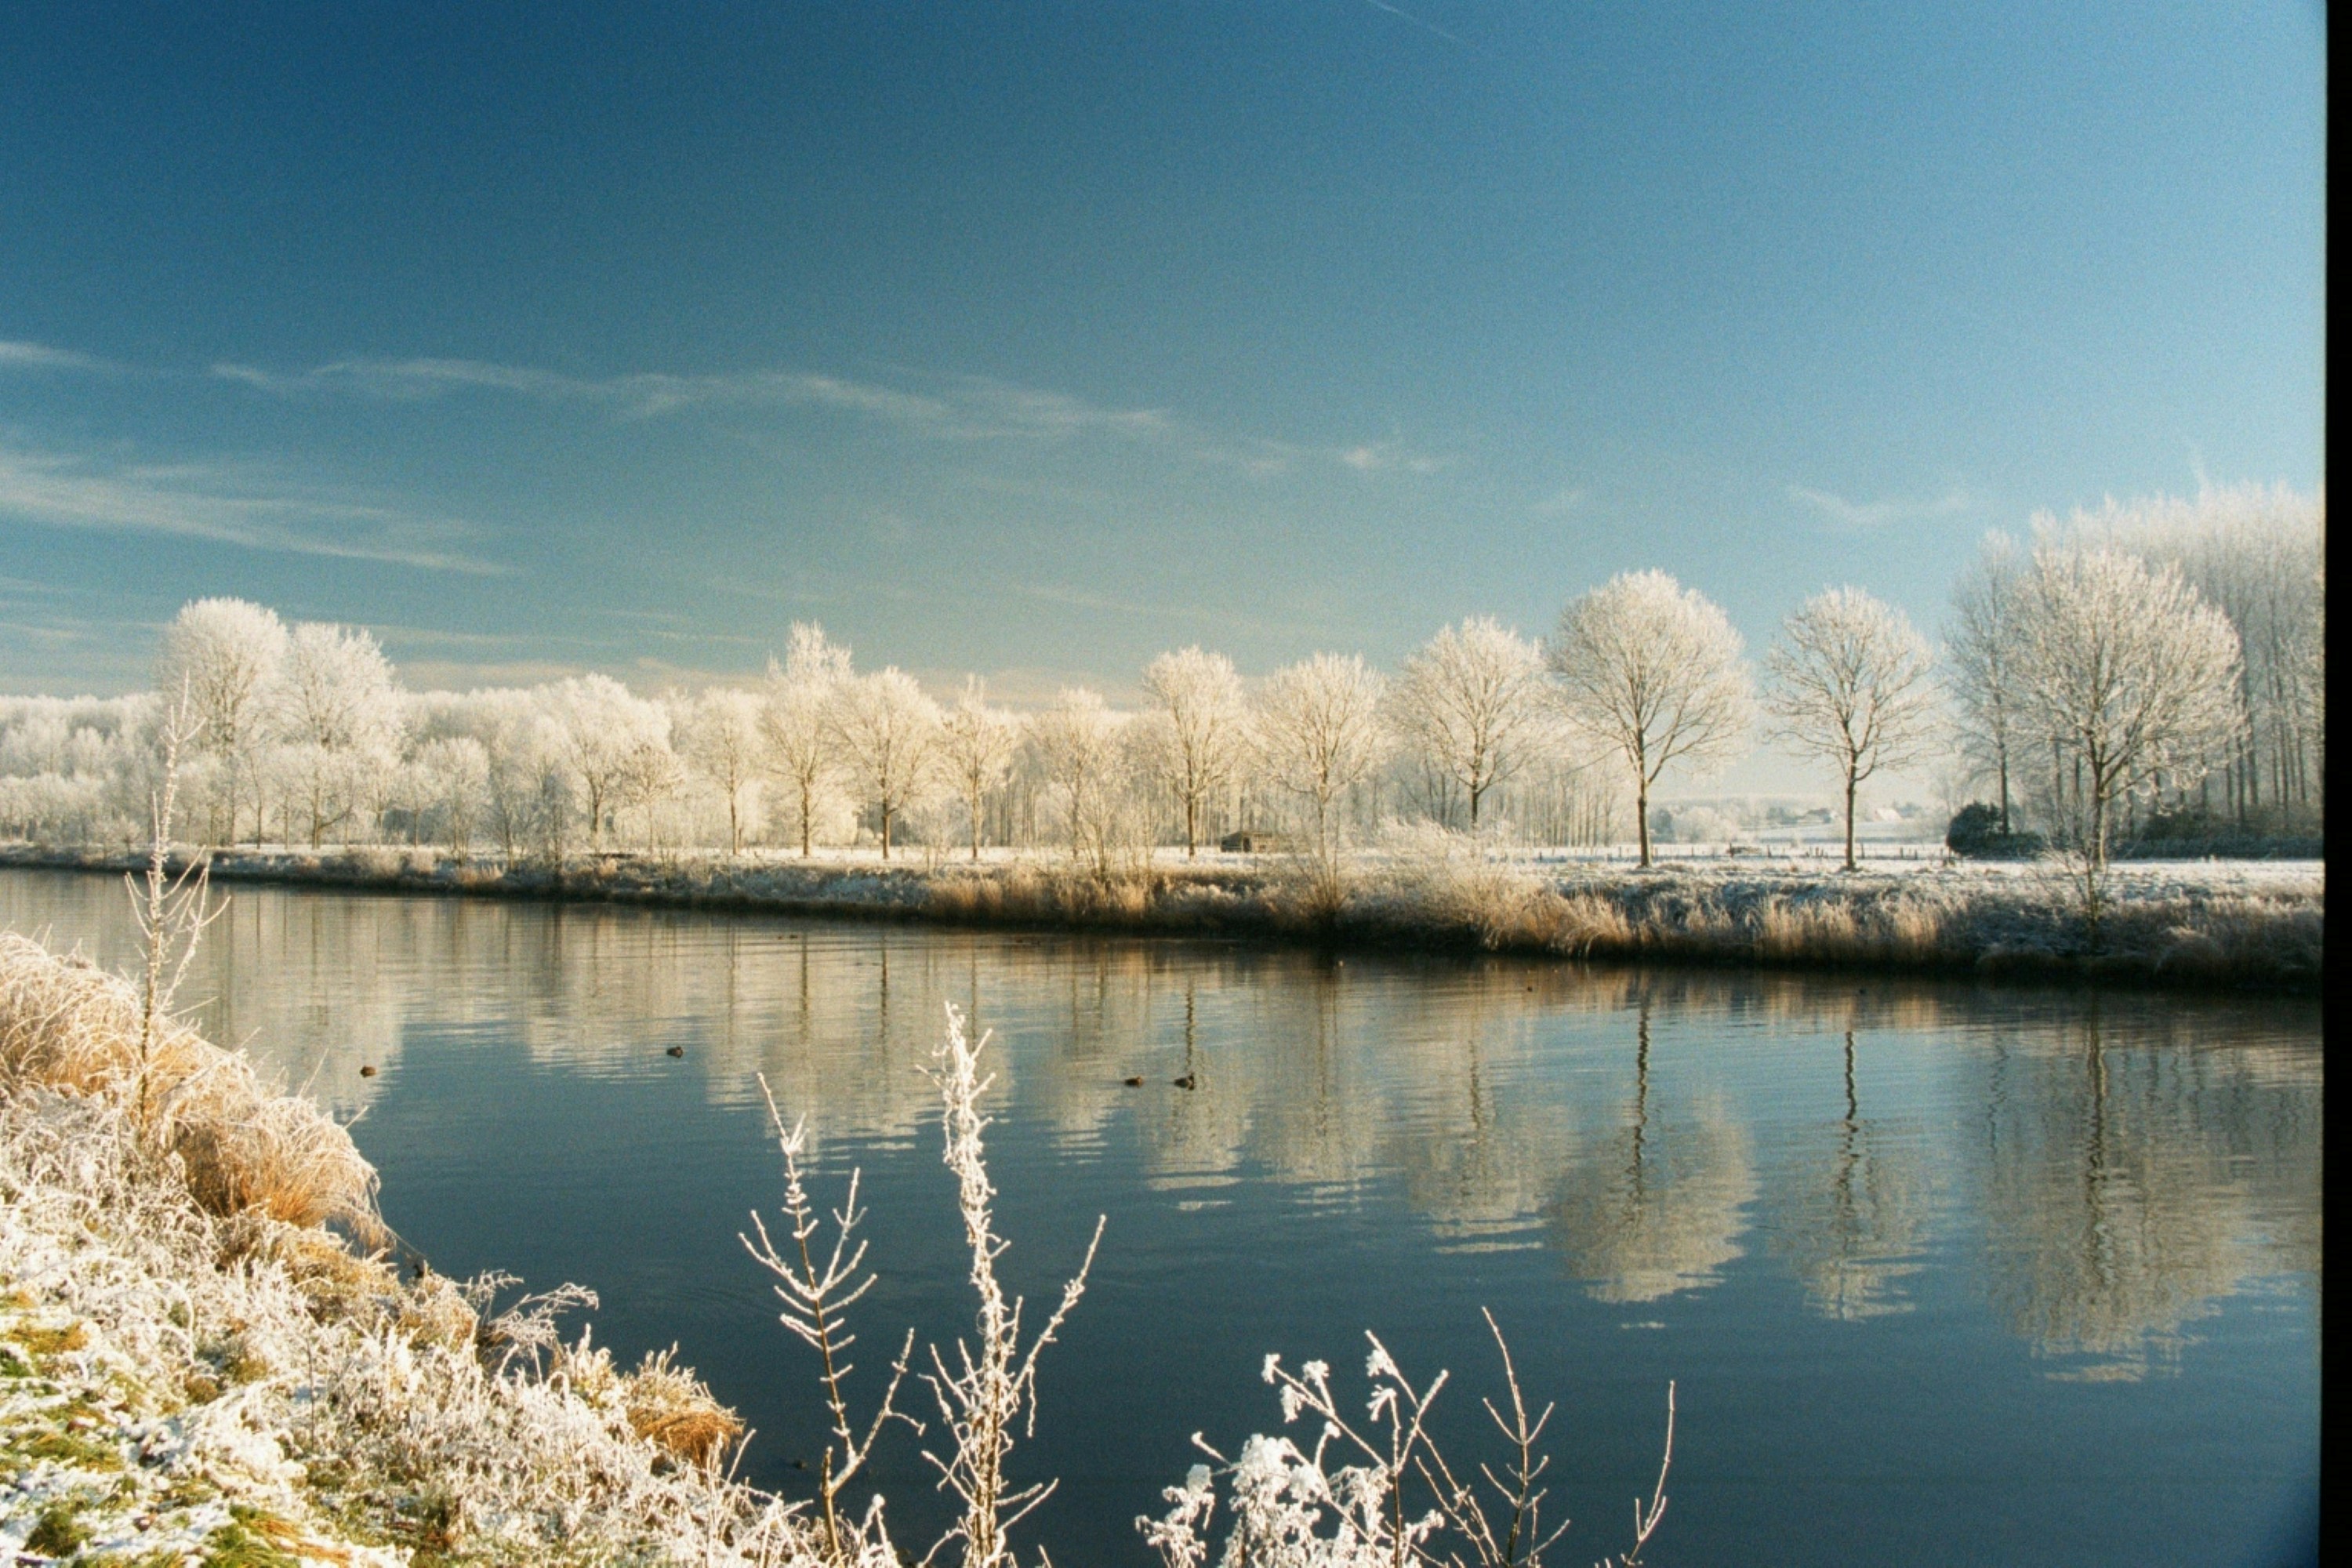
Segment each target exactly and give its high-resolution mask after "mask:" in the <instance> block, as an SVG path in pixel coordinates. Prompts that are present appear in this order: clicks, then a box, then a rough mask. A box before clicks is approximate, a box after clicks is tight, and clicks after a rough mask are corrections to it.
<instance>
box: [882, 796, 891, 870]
mask: <svg viewBox="0 0 2352 1568" xmlns="http://www.w3.org/2000/svg"><path fill="white" fill-rule="evenodd" d="M882 858H884V859H885V860H887V859H888V858H890V803H889V801H888V800H887V799H886V800H884V801H883V803H882Z"/></svg>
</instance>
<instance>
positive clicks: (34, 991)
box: [0, 932, 383, 1240]
mask: <svg viewBox="0 0 2352 1568" xmlns="http://www.w3.org/2000/svg"><path fill="white" fill-rule="evenodd" d="M142 1023H143V1020H142V1007H141V1003H140V998H139V995H138V993H137V992H136V991H135V990H134V989H133V988H132V987H131V985H130V984H128V983H127V982H125V981H122V980H120V979H118V978H116V977H115V976H113V975H110V974H107V973H102V972H100V971H99V970H97V969H94V968H92V967H90V966H89V964H87V963H81V962H79V961H77V960H72V959H60V958H58V957H56V956H55V955H53V954H52V953H50V952H48V951H47V949H46V948H43V947H42V946H41V945H40V944H39V943H37V942H33V941H31V940H29V939H27V938H26V937H23V936H19V935H16V933H14V932H5V933H0V1092H5V1091H7V1090H12V1089H25V1088H37V1089H53V1090H57V1091H59V1092H63V1093H67V1094H73V1095H81V1096H102V1097H106V1098H108V1099H110V1100H116V1101H118V1102H120V1103H121V1104H123V1105H125V1106H126V1108H127V1107H129V1106H130V1105H131V1103H132V1101H133V1100H134V1099H137V1100H143V1102H144V1103H143V1106H142V1110H141V1112H140V1117H139V1120H140V1121H141V1126H142V1133H143V1135H144V1136H145V1137H146V1138H147V1139H148V1140H149V1141H150V1142H152V1144H153V1145H154V1146H155V1147H157V1148H159V1149H165V1150H169V1151H170V1152H173V1153H175V1154H177V1155H178V1156H179V1157H180V1159H181V1161H182V1162H183V1163H184V1167H185V1171H186V1177H187V1183H188V1188H189V1191H190V1193H191V1194H193V1195H194V1197H195V1198H196V1200H197V1202H198V1203H200V1204H202V1205H204V1206H205V1208H206V1209H207V1210H208V1211H209V1212H211V1213H213V1214H216V1215H237V1214H244V1213H248V1212H251V1213H257V1214H261V1215H267V1216H268V1217H269V1218H271V1219H275V1220H278V1221H282V1222H284V1223H286V1224H289V1225H298V1226H315V1225H321V1224H328V1223H335V1224H341V1225H343V1226H347V1227H349V1228H350V1229H351V1230H352V1232H353V1233H354V1234H356V1235H358V1236H360V1237H362V1238H365V1239H371V1240H373V1239H375V1238H377V1237H380V1236H381V1234H382V1229H383V1222H382V1220H381V1219H380V1218H379V1217H378V1215H377V1213H376V1205H375V1193H376V1173H375V1168H374V1167H373V1165H371V1164H369V1163H368V1162H367V1160H366V1159H365V1158H364V1157H363V1156H362V1154H361V1153H360V1152H359V1148H358V1146H357V1145H356V1144H354V1143H353V1142H352V1138H351V1134H350V1133H349V1132H347V1131H344V1129H343V1128H342V1126H341V1124H340V1123H339V1122H337V1121H335V1120H334V1118H332V1117H331V1116H329V1115H328V1114H327V1113H326V1112H325V1111H324V1110H320V1108H319V1107H318V1106H316V1105H314V1104H313V1103H311V1102H310V1100H304V1099H301V1098H299V1097H298V1096H292V1095H282V1094H278V1093H276V1092H273V1091H272V1090H271V1089H269V1088H268V1086H267V1085H265V1084H264V1083H263V1082H262V1081H261V1079H260V1076H259V1075H258V1074H257V1073H256V1072H255V1071H254V1068H253V1064H252V1063H251V1062H250V1061H248V1060H247V1058H245V1057H244V1056H243V1055H242V1054H241V1053H238V1052H233V1051H226V1050H223V1049H221V1048H220V1047H218V1046H215V1045H214V1044H212V1043H211V1042H210V1041H208V1040H206V1039H205V1038H204V1037H202V1036H200V1035H198V1034H197V1033H196V1032H195V1031H194V1029H192V1028H189V1027H188V1026H186V1025H184V1024H183V1023H181V1022H179V1021H178V1020H176V1019H168V1018H167V1019H164V1020H162V1021H161V1022H160V1023H159V1024H158V1025H157V1026H156V1029H155V1034H154V1039H153V1044H152V1047H150V1048H149V1049H148V1050H147V1051H145V1052H144V1053H142V1050H141V1048H140V1047H141V1037H142ZM142 1055H143V1060H142ZM142 1088H143V1091H144V1092H143V1094H142Z"/></svg>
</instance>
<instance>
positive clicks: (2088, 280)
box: [0, 0, 2326, 699]
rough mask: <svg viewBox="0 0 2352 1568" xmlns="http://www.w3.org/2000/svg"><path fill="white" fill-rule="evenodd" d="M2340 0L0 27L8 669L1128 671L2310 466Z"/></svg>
mask: <svg viewBox="0 0 2352 1568" xmlns="http://www.w3.org/2000/svg"><path fill="white" fill-rule="evenodd" d="M2325 32H2326V20H2325V16H2324V13H2323V11H2322V10H2321V8H2320V7H2318V6H2316V5H2295V4H2282V5H2223V4H2213V3H2210V0H2208V3H2200V4H2195V5H2165V4H2154V5H2151V4H2147V3H2145V0H2131V3H2128V4H2124V5H2111V6H2110V5H2092V4H2081V3H2075V0H2067V3H2063V4H2053V5H2000V4H1982V5H1979V4H1969V5H1936V6H1925V5H1921V6H1909V7H1906V6H1879V5H1873V6H1853V7H1845V6H1840V5H1826V4H1815V3H1808V4H1801V5H1787V6H1779V5H1763V4H1732V5H1722V6H1719V7H1689V6H1684V5H1671V4H1657V3H1643V4H1625V5H1604V4H1569V3H1557V4H1517V3H1507V0H1397V3H1395V4H1388V3H1384V0H1260V3H1256V4H1248V5H1236V4H1208V3H1187V4H1152V3H1144V0H1110V3H1097V4H1095V5H1027V4H991V5H950V4H898V5H854V4H847V3H843V4H828V5H790V4H782V3H772V4H765V5H719V4H699V3H698V4H692V5H665V6H648V5H614V6H610V7H598V6H593V5H562V6H554V5H550V6H545V7H538V8H532V7H516V6H509V5H492V4H469V5H433V6H413V7H412V6H395V5H368V4H357V3H353V4H341V5H289V6H284V7H277V6H267V5H227V6H214V5H202V6H195V5H152V6H119V5H105V4H97V3H88V0H77V3H75V4H70V5H66V4H58V5H14V4H9V5H0V81H5V91H0V689H20V690H21V689H47V690H51V691H63V690H68V689H72V690H94V691H101V692H104V691H113V690H121V689H129V688H131V687H133V686H136V685H139V684H141V683H142V682H143V680H144V679H145V675H146V671H147V667H148V661H149V659H150V657H151V654H152V647H153V638H154V633H155V628H156V626H158V625H159V624H160V623H161V622H162V621H163V620H164V619H165V618H167V617H168V616H170V615H171V614H172V612H173V610H174V609H175V608H176V607H177V605H179V604H180V603H181V602H182V601H183V600H184V599H186V598H189V597H193V596H195V595H208V594H234V595H244V596H247V597H249V598H253V599H257V600H259V601H262V602H264V603H267V604H270V605H276V606H277V607H278V608H279V609H280V610H281V611H283V612H284V613H286V614H287V615H289V616H297V617H302V618H325V619H334V620H344V621H352V622H360V623H364V624H366V625H368V626H372V627H373V628H375V629H376V631H377V632H378V633H379V635H380V636H381V637H383V640H384V643H385V645H386V647H387V648H388V649H389V651H390V652H391V653H392V654H393V656H394V658H395V659H396V660H397V661H398V662H399V663H400V664H401V665H402V667H403V668H404V673H405V675H406V677H407V679H409V681H410V682H411V683H412V684H414V685H436V684H470V683H474V682H478V681H491V680H500V681H503V680H521V679H541V678H543V677H544V676H546V675H548V674H551V673H556V672H562V671H568V670H573V669H578V668H584V667H597V668H606V669H608V670H611V671H613V672H614V673H616V674H620V675H623V676H624V677H625V678H626V679H629V680H631V682H632V683H633V684H635V685H636V686H638V687H639V688H640V689H655V688H658V687H660V686H662V685H664V684H666V683H667V682H668V681H671V680H673V679H675V680H679V681H689V682H690V681H692V680H695V679H702V678H704V677H707V676H709V675H712V674H720V675H724V674H743V673H748V672H752V671H756V670H758V669H759V668H761V666H762V665H763V664H764V662H765V659H766V657H767V655H768V652H769V650H770V649H772V648H773V647H778V646H779V645H780V643H781V640H782V631H783V629H784V627H785V626H786V625H787V624H788V623H789V622H791V621H793V620H794V619H800V618H814V619H818V620H821V621H823V622H824V625H825V626H826V627H827V628H828V629H829V630H831V631H833V632H834V633H835V634H836V635H837V636H838V637H842V638H844V639H845V640H846V641H848V642H849V643H850V644H851V645H852V646H853V647H855V649H856V653H857V656H858V659H859V662H860V664H861V665H862V666H868V667H871V666H878V665H880V664H883V663H897V664H899V665H901V666H904V667H906V668H910V669H913V670H915V671H917V672H918V673H919V674H922V675H924V676H925V677H926V678H927V679H938V680H940V681H941V682H944V681H945V680H947V679H950V678H951V676H952V675H953V673H954V672H959V671H961V670H962V669H965V668H974V669H978V670H981V671H983V672H986V673H988V674H990V675H991V677H992V680H993V682H994V688H995V689H996V690H997V691H998V692H999V693H1000V694H1002V695H1004V696H1007V697H1011V698H1014V699H1026V698H1034V696H1036V695H1038V694H1040V693H1042V692H1045V691H1047V690H1050V689H1051V688H1052V686H1053V685H1054V683H1055V682H1057V681H1060V680H1064V679H1087V680H1092V681H1095V682H1097V683H1100V684H1102V685H1104V686H1105V687H1107V688H1108V689H1110V690H1111V691H1113V692H1114V693H1115V694H1117V693H1124V692H1129V691H1131V690H1132V689H1133V683H1134V679H1135V673H1136V671H1137V669H1138V668H1139V665H1140V664H1141V662H1142V661H1143V660H1144V659H1145V658H1148V657H1149V656H1150V655H1151V654H1152V653H1154V652H1156V651H1159V650H1160V649H1162V648H1166V647H1173V646H1177V645H1181V644H1184V643H1188V642H1194V641H1198V642H1202V643H1204V644H1207V645H1209V646H1211V647H1218V648H1222V649H1223V650H1225V651H1227V652H1229V653H1231V654H1232V655H1233V656H1234V658H1235V659H1236V660H1237V661H1239V663H1240V664H1241V666H1242V668H1243V669H1244V672H1245V673H1252V674H1255V673H1260V672H1263V671H1264V670H1265V669H1267V668H1272V667H1273V666H1274V665H1276V664H1278V663H1281V662H1283V661H1286V660H1288V659H1290V658H1296V657H1298V656H1300V655H1303V654H1306V653H1307V652H1310V651H1313V650H1315V649H1318V648H1325V647H1329V648H1338V649H1342V650H1357V651H1361V652H1363V653H1364V654H1366V655H1367V656H1369V657H1370V658H1373V659H1374V660H1375V661H1377V662H1379V663H1381V664H1383V665H1393V663H1394V661H1395V660H1396V659H1397V658H1399V657H1400V656H1401V655H1402V653H1404V652H1405V651H1406V649H1407V648H1409V647H1411V646H1412V644H1413V643H1415V642H1417V641H1418V640H1420V639H1421V638H1423V637H1426V636H1427V635H1428V634H1429V633H1430V632H1432V631H1433V630H1434V629H1435V628H1436V627H1437V626H1439V625H1440V624H1441V623H1444V622H1446V621H1449V620H1452V619H1455V618H1458V617H1460V616H1465V615H1468V614H1474V613H1490V614H1494V615H1496V616H1501V617H1503V618H1504V619H1506V620H1507V621H1509V622H1512V623H1515V624H1517V626H1520V627H1521V628H1523V629H1525V630H1527V631H1528V632H1530V633H1535V632H1541V631H1544V630H1548V629H1549V626H1551V624H1552V621H1553V619H1554V617H1555V616H1557V614H1558V612H1559V607H1560V605H1562V604H1563V603H1564V602H1565V601H1566V600H1567V599H1568V598H1570V596H1571V595H1574V594H1576V593H1577V592H1579V591H1580V590H1582V589H1584V588H1586V587H1588V586H1590V585H1591V584H1596V583H1598V582H1600V581H1601V580H1603V579H1604V578H1606V577H1607V576H1608V575H1610V574H1612V573H1615V572H1617V571H1620V570H1622V569H1626V568H1632V567H1643V566H1651V565H1656V566H1663V567H1664V568H1665V569H1667V570H1669V571H1671V572H1673V573H1675V574H1677V575H1678V576H1680V577H1682V578H1683V579H1684V580H1685V582H1687V583H1690V584H1695V585H1696V586H1698V587H1699V588H1701V589H1703V590H1705V591H1706V593H1708V594H1710V595H1714V596H1715V597H1717V599H1718V600H1720V601H1721V602H1722V603H1723V604H1724V605H1726V607H1727V609H1728V610H1729V611H1730V613H1731V615H1732V616H1733V618H1734V619H1735V621H1736V622H1737V623H1738V625H1739V626H1740V627H1741V628H1742V630H1743V631H1744V632H1745V633H1746V634H1747V635H1748V637H1749V639H1750V641H1751V643H1754V644H1760V643H1761V641H1762V640H1763V639H1764V638H1765V637H1767V636H1769V632H1770V630H1771V627H1772V626H1773V624H1774V622H1775V621H1776V620H1777V618H1778V617H1779V616H1780V615H1781V614H1782V613H1784V612H1785V611H1786V610H1787V609H1788V608H1790V606H1791V605H1793V604H1794V603H1795V602H1796V600H1797V599H1799V598H1800V597H1801V596H1802V595H1805V594H1807V593H1809V592H1811V591H1812V590H1814V589H1816V588H1819V587H1822V586H1823V585H1825V584H1832V583H1835V582H1842V581H1853V582H1856V583H1859V584H1862V585H1864V586H1865V587H1868V588H1870V589H1872V590H1873V591H1874V592H1877V593H1879V594H1882V595H1886V596H1888V597H1890V598H1892V599H1894V600H1895V601H1896V602H1898V603H1900V604H1902V605H1905V606H1906V607H1907V608H1908V609H1909V610H1910V611H1911V612H1912V613H1913V614H1914V615H1915V616H1917V617H1918V618H1919V619H1920V620H1921V621H1922V622H1923V624H1924V625H1926V626H1927V627H1928V628H1929V629H1931V630H1932V629H1933V628H1934V627H1935V626H1936V625H1937V623H1938V622H1939V621H1940V619H1941V616H1942V614H1943V605H1944V602H1945V597H1946V593H1947V589H1948V583H1949V580H1950V578H1951V575H1952V574H1953V573H1954V572H1955V570H1956V569H1957V568H1958V566H1959V565H1960V563H1962V561H1963V560H1964V559H1965V558H1966V556H1967V555H1968V553H1969V551H1970V549H1971V548H1972V546H1973V542H1974V541H1975V540H1976V538H1977V537H1978V536H1979V534H1981V533H1982V531H1984V530H1986V529H1988V528H1990V527H1994V526H2007V527H2011V528H2018V527H2022V526H2023V525H2024V524H2025V523H2026V521H2027V520H2028V518H2029V517H2030V515H2031V514H2032V512H2033V511H2034V510H2037V509H2041V508H2054V509H2058V510H2065V509H2067V508H2069V507H2071V506H2073V505H2075V504H2077V503H2093V504H2095V503H2096V502H2097V501H2098V500H2099V499H2100V498H2101V497H2102V496H2103V495H2105V494H2108V493H2114V494H2117V495H2131V494H2138V493H2145V492H2148V491H2152V490H2158V489H2163V490H2170V491H2175V492H2178V491H2183V490H2188V489H2193V488H2194V487H2195V486H2196V484H2197V483H2198V482H2199V479H2200V476H2202V477H2206V478H2210V479H2213V480H2215V481H2217V482H2219V481H2234V480H2241V479H2255V480H2263V481H2273V480H2281V479H2284V480H2286V481H2288V482H2290V483H2292V484H2294V486H2296V487H2297V488H2299V489H2311V488H2313V487H2315V486H2316V485H2318V484H2320V483H2321V482H2322V480H2323V479H2324V474H2323V469H2322V464H2323V457H2322V449H2323V433H2322V423H2323V419H2324V415H2325V403H2324V392H2325V378H2324V367H2323V343H2322V339H2323V335H2324V325H2325V312H2326V293H2325V289H2324V284H2323V258H2324V240H2325V229H2324V220H2325V202H2326V164H2325V156H2324V140H2325V126H2326V60H2325V54H2326V45H2325Z"/></svg>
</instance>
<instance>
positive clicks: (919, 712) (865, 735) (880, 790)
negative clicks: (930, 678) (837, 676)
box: [827, 667, 940, 860]
mask: <svg viewBox="0 0 2352 1568" xmlns="http://www.w3.org/2000/svg"><path fill="white" fill-rule="evenodd" d="M827 715H828V718H829V720H830V722H831V725H832V729H833V733H834V737H835V742H837V743H838V744H839V746H840V749H841V759H842V762H843V763H844V764H845V766H846V767H847V769H848V771H849V773H850V776H851V778H852V779H853V780H854V781H855V782H856V786H857V789H858V793H859V796H860V798H861V799H862V800H863V801H864V802H865V804H866V805H869V806H871V807H873V808H874V809H875V810H876V811H877V813H879V814H880V817H881V826H882V858H883V859H885V860H887V859H888V858H890V827H891V824H892V823H893V822H894V821H895V820H896V819H897V817H898V814H899V813H900V812H902V811H904V810H905V809H906V808H907V807H908V805H911V804H912V803H913V802H914V801H916V800H917V799H919V798H920V796H921V795H922V794H923V792H924V791H925V790H926V789H928V788H929V786H930V784H931V779H932V773H933V769H934V767H935V765H936V763H937V762H938V760H939V743H940V705H939V704H938V703H936V702H934V701H932V700H930V699H929V697H927V696H925V695H924V694H923V689H922V688H921V687H919V686H918V685H916V684H915V678H914V677H913V676H911V675H908V674H905V673H904V672H902V671H900V670H899V669H898V668H896V667H892V668H887V669H881V670H877V671H876V672H875V673H874V674H872V675H866V676H855V677H852V678H850V679H846V680H843V681H840V682H838V683H836V684H835V687H834V690H833V700H832V701H831V702H830V703H828V704H827Z"/></svg>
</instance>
